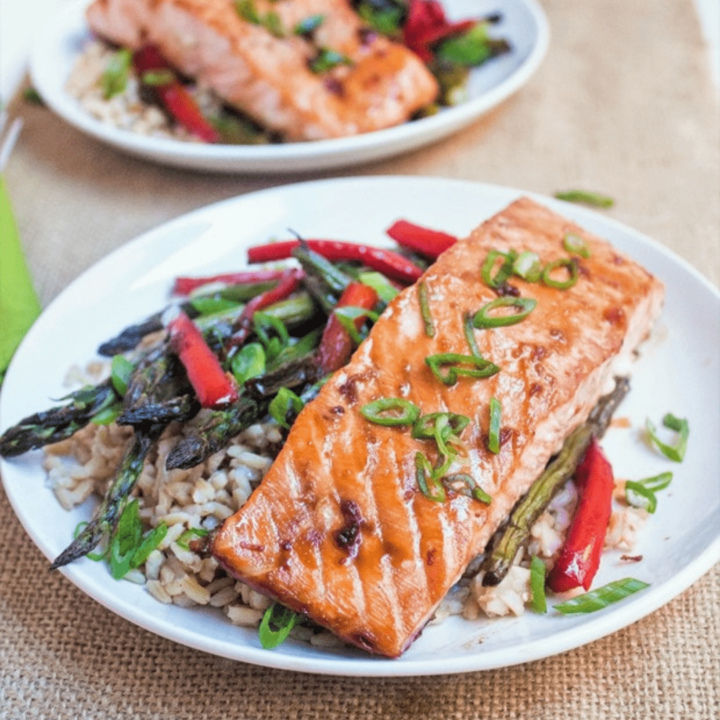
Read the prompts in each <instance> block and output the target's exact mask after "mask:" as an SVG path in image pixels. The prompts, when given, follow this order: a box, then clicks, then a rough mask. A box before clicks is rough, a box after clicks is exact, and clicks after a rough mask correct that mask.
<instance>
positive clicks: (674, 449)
mask: <svg viewBox="0 0 720 720" xmlns="http://www.w3.org/2000/svg"><path fill="white" fill-rule="evenodd" d="M663 425H664V426H665V427H666V428H668V430H674V431H675V432H676V433H678V439H677V442H676V443H675V445H667V444H666V443H664V442H663V441H662V440H660V438H659V437H658V435H657V428H656V427H655V425H654V424H653V423H652V422H651V421H650V420H649V419H648V420H646V421H645V427H646V428H647V431H648V434H649V435H650V440H651V441H652V442H653V443H654V444H655V445H657V447H658V449H659V450H660V452H661V453H662V454H663V455H664V456H665V457H666V458H668V460H673V461H674V462H682V461H683V458H684V457H685V452H686V451H687V442H688V437H689V436H690V425H689V424H688V421H687V420H686V419H684V418H677V417H675V416H674V415H673V414H672V413H667V414H666V415H665V417H664V418H663Z"/></svg>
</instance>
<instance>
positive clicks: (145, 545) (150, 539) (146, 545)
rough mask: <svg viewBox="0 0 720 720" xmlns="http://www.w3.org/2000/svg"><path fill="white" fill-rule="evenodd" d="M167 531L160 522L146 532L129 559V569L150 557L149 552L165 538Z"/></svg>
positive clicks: (164, 525) (165, 526)
mask: <svg viewBox="0 0 720 720" xmlns="http://www.w3.org/2000/svg"><path fill="white" fill-rule="evenodd" d="M167 531H168V526H167V525H166V524H165V523H164V522H161V523H160V524H159V525H158V526H157V527H154V528H153V529H152V530H151V531H150V532H149V533H147V535H146V536H145V537H144V538H143V541H142V542H141V543H140V546H139V547H138V548H137V550H136V551H135V553H134V554H133V556H132V559H131V560H130V568H131V569H134V568H137V567H140V566H141V565H142V564H143V563H144V562H145V561H146V560H147V559H148V558H149V557H150V553H151V552H152V551H153V550H155V548H156V547H157V546H158V545H159V544H160V543H161V542H162V541H163V540H164V539H165V536H166V535H167Z"/></svg>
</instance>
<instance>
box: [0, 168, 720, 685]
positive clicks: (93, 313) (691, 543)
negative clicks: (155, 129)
mask: <svg viewBox="0 0 720 720" xmlns="http://www.w3.org/2000/svg"><path fill="white" fill-rule="evenodd" d="M520 194H521V193H519V192H518V191H515V190H510V189H507V188H500V187H494V186H489V185H479V184H474V183H467V182H459V181H453V180H439V179H430V178H408V177H386V178H357V179H340V180H336V179H334V180H329V181H321V182H313V183H303V184H299V185H289V186H284V187H280V188H275V189H272V190H266V191H264V192H259V193H253V194H251V195H246V196H244V197H239V198H235V199H232V200H228V201H225V202H223V203H220V204H217V205H211V206H210V207H207V208H205V209H202V210H198V211H196V212H193V213H191V214H189V215H186V216H184V217H181V218H179V219H177V220H175V221H173V222H171V223H168V224H166V225H163V226H162V227H160V228H158V229H156V230H153V231H152V232H149V233H147V234H145V235H143V236H142V237H140V238H138V239H136V240H135V241H133V242H131V243H129V244H127V245H125V246H123V247H121V248H120V249H118V250H116V251H115V252H114V253H112V254H111V255H110V256H108V257H107V258H105V259H104V260H103V261H101V262H99V263H98V264H97V265H95V266H94V267H93V268H91V269H90V270H88V271H87V272H86V273H85V274H84V275H82V276H81V277H80V278H78V279H77V280H76V281H75V282H74V283H73V284H72V285H71V286H70V287H68V288H67V289H66V290H65V291H64V292H63V293H62V294H61V295H60V296H59V297H58V298H57V299H56V300H55V301H54V302H53V303H52V304H51V305H50V307H48V308H47V310H45V312H44V313H43V314H42V316H41V317H40V319H39V320H38V321H37V322H36V324H35V325H34V326H33V327H32V329H31V331H30V333H29V334H28V335H27V337H26V339H25V341H24V342H23V344H22V345H21V347H20V349H19V350H18V352H17V355H16V356H15V359H14V360H13V363H12V365H11V367H10V369H9V372H8V375H7V379H6V383H5V387H4V388H3V392H2V396H1V397H0V425H1V426H2V427H3V428H6V427H8V426H9V425H10V424H12V423H15V422H17V421H18V420H19V419H20V418H22V417H24V416H26V415H28V414H30V413H31V412H34V411H36V410H38V409H42V408H45V407H47V406H48V405H49V404H50V401H49V398H57V397H59V396H61V395H62V394H63V392H64V390H63V388H62V380H63V376H64V374H65V371H66V369H67V368H68V367H69V366H70V365H71V364H73V363H78V364H81V365H82V364H84V363H85V362H87V361H88V360H89V359H91V358H92V357H93V356H94V350H95V348H96V347H97V346H98V344H99V343H100V342H101V341H102V340H104V339H106V338H108V337H110V336H112V335H114V334H115V333H116V332H117V331H119V330H120V329H121V328H123V327H125V326H127V325H129V324H131V323H132V322H135V321H137V320H139V319H141V318H144V317H146V316H147V315H149V314H150V313H151V312H153V311H154V310H155V309H158V308H160V307H162V306H163V305H164V303H165V302H166V300H167V294H168V291H169V288H170V287H171V282H172V279H173V277H174V276H176V275H178V274H193V273H194V274H205V273H210V272H219V271H228V270H231V269H236V268H240V267H242V266H243V264H244V259H245V248H246V247H247V246H249V245H251V244H255V243H261V242H264V241H266V240H267V239H268V238H270V237H273V236H279V235H284V234H286V233H287V228H288V227H292V228H294V229H295V230H296V231H298V232H299V233H300V234H303V235H306V236H309V235H316V236H320V237H323V236H325V237H335V238H341V239H349V240H362V241H365V242H368V243H375V244H386V245H387V244H389V243H388V242H387V240H386V238H385V235H384V230H385V228H387V227H388V226H389V225H390V223H391V222H392V221H394V220H395V219H397V218H399V217H405V218H408V219H411V220H414V221H415V222H418V223H422V224H425V225H428V226H430V227H436V228H438V229H444V230H446V231H448V232H451V233H455V234H458V235H465V234H466V233H468V231H469V230H470V229H471V228H473V227H474V226H475V225H477V224H478V223H479V222H480V221H482V220H483V219H485V218H487V217H489V216H490V215H491V214H493V213H495V212H496V211H498V210H500V209H502V208H503V207H505V205H507V204H508V203H509V202H511V201H512V200H514V199H515V198H516V197H517V196H518V195H520ZM353 198H355V199H357V198H362V201H361V202H357V201H356V200H354V199H353ZM537 199H538V200H539V201H540V202H544V203H546V204H547V205H548V206H550V207H551V208H553V209H555V210H558V211H559V212H561V213H563V214H565V215H566V216H569V217H571V218H573V219H575V220H577V221H578V222H579V223H581V224H582V225H583V226H585V227H586V228H588V229H590V230H591V231H594V232H595V233H597V234H599V235H601V236H604V237H606V238H608V239H609V240H611V241H612V242H613V243H614V244H615V245H616V246H617V247H619V248H621V249H623V250H625V251H627V252H628V253H630V254H631V255H632V256H633V257H634V258H636V259H637V260H638V261H639V262H640V263H642V264H644V265H645V266H646V267H647V268H648V269H649V270H650V271H652V272H653V273H655V274H656V275H657V276H658V277H660V278H661V279H662V280H663V281H664V282H665V283H666V286H667V304H666V308H665V311H664V314H663V316H662V319H661V321H660V323H659V327H658V328H657V330H656V332H655V333H654V336H653V339H652V340H651V342H650V343H649V345H647V347H646V348H645V349H644V350H643V353H642V358H641V360H640V361H639V365H638V367H637V369H636V372H635V379H634V382H633V389H632V392H631V393H630V395H629V396H628V398H627V399H626V401H625V402H624V404H623V407H622V410H621V413H622V415H623V416H626V417H628V418H630V419H631V421H632V428H633V429H632V430H628V429H618V428H615V429H612V428H611V429H610V430H609V432H608V434H607V435H606V436H605V439H604V441H603V445H604V447H605V449H606V451H607V452H608V454H609V456H610V459H611V461H612V462H613V464H614V467H615V471H616V473H617V475H618V476H619V477H625V478H635V479H639V478H642V477H647V476H650V475H654V474H656V473H658V472H661V471H663V470H672V471H673V472H674V473H675V477H674V480H673V483H672V485H671V486H670V488H668V490H666V491H664V492H663V493H662V494H661V496H660V498H659V503H658V510H657V514H656V515H655V516H653V517H652V518H650V520H649V522H648V523H647V525H646V527H645V528H644V530H643V532H642V535H641V540H640V544H639V547H638V548H637V549H636V550H635V551H634V552H637V553H639V554H642V555H643V558H644V559H643V560H642V562H640V563H637V564H628V563H623V562H621V561H620V560H619V555H620V553H617V552H616V553H609V554H607V555H606V556H605V557H604V559H603V562H602V566H601V569H600V572H599V574H598V577H597V579H596V581H595V585H596V586H597V585H601V584H603V583H605V582H608V581H610V580H613V579H618V578H621V577H624V576H627V575H632V576H634V577H637V578H639V579H641V580H644V581H646V582H649V583H651V587H650V588H648V589H647V590H644V591H643V592H640V593H638V594H636V595H634V596H632V597H630V598H628V599H626V600H625V601H624V602H622V603H619V604H617V605H614V606H611V607H609V608H607V609H606V610H604V611H602V612H599V613H596V614H593V615H587V616H580V617H561V616H559V614H558V613H552V612H550V613H549V614H548V615H547V616H538V615H534V614H533V613H526V614H525V615H524V616H523V617H521V618H517V619H503V620H495V621H487V620H481V621H477V622H466V621H464V620H462V619H460V618H451V619H449V620H448V621H446V622H445V623H443V624H441V625H437V626H431V627H428V628H426V630H425V631H424V632H423V634H422V636H421V637H420V638H419V640H418V641H417V642H416V643H415V644H414V645H413V646H412V647H411V648H410V650H409V651H408V652H407V653H406V654H405V655H404V656H403V657H402V658H400V659H399V660H395V661H391V660H382V659H376V658H371V657H369V656H367V655H364V654H363V653H361V652H360V651H353V650H326V649H319V648H318V649H316V648H311V647H309V646H306V645H303V644H301V643H297V642H287V643H285V644H284V645H282V646H281V647H279V648H278V649H276V650H274V651H265V650H263V649H262V648H261V647H260V645H259V643H258V640H257V637H256V633H255V632H254V631H252V630H248V629H244V628H238V627H234V626H232V625H230V624H229V623H228V621H227V620H226V618H225V617H224V616H223V615H222V614H220V613H219V612H218V611H213V610H211V609H182V608H179V607H174V606H170V607H168V606H165V605H161V604H160V603H158V602H156V601H155V600H154V599H153V598H152V597H151V596H150V595H149V594H148V593H147V592H145V590H144V589H143V588H142V587H138V586H136V585H132V584H130V583H128V582H115V581H113V580H112V579H111V577H110V576H109V574H108V572H107V570H106V568H105V567H104V566H103V565H102V564H98V563H94V562H92V561H90V560H86V559H82V560H80V561H77V562H76V563H74V564H72V565H71V566H69V567H67V568H64V569H63V571H62V572H64V573H65V575H66V576H67V577H68V578H69V579H70V580H71V581H72V582H74V583H75V584H76V585H77V586H78V587H80V588H81V589H82V590H83V591H85V592H86V593H87V594H88V595H90V596H92V597H93V598H95V599H96V600H98V601H99V602H101V603H102V604H103V605H105V606H107V607H108V608H110V609H111V610H112V611H114V612H116V613H118V614H119V615H121V616H123V617H125V618H127V619H128V620H130V621H131V622H133V623H136V624H138V625H140V626H142V627H144V628H146V629H148V630H151V631H152V632H155V633H157V634H159V635H162V636H165V637H167V638H170V639H172V640H175V641H177V642H180V643H184V644H186V645H190V646H192V647H195V648H198V649H200V650H205V651H207V652H211V653H215V654H217V655H222V656H225V657H228V658H233V659H235V660H242V661H246V662H251V663H257V664H261V665H267V666H272V667H278V668H285V669H290V670H300V671H304V672H315V673H328V674H335V675H363V676H370V675H380V676H387V675H421V674H440V673H454V672H464V671H469V670H484V669H488V668H496V667H501V666H504V665H511V664H515V663H522V662H526V661H530V660H535V659H538V658H542V657H545V656H548V655H553V654H556V653H559V652H563V651H566V650H568V649H570V648H574V647H578V646H579V645H583V644H585V643H587V642H590V641H592V640H595V639H597V638H599V637H602V636H604V635H606V634H608V633H611V632H614V631H616V630H618V629H620V628H622V627H625V626H626V625H628V624H630V623H632V622H634V621H636V620H638V619H640V618H642V617H644V616H645V615H647V614H648V613H650V612H652V611H653V610H655V609H657V608H658V607H660V606H661V605H663V604H664V603H666V602H668V601H669V600H670V599H671V598H673V597H675V596H676V595H677V594H678V593H680V592H681V591H682V590H684V589H685V588H687V587H688V586H689V585H690V584H691V583H692V582H694V581H695V580H697V579H698V578H699V577H700V576H701V575H702V574H703V573H704V572H706V571H707V570H708V569H709V568H710V567H711V566H712V564H713V563H714V562H715V561H716V560H717V559H718V558H719V557H720V536H719V532H720V530H719V527H720V525H719V524H718V522H717V518H718V514H719V513H720V498H719V497H718V484H717V479H718V477H720V467H718V465H719V461H720V455H719V454H718V452H717V440H718V437H720V408H719V406H718V403H717V398H718V397H719V396H720V392H719V391H720V357H719V355H720V352H719V349H718V345H717V343H716V342H715V340H716V339H717V338H718V337H720V322H719V320H720V295H719V294H718V291H717V289H716V288H714V287H713V286H711V285H710V284H709V283H708V282H707V281H706V280H704V279H703V278H702V277H701V276H700V275H699V274H698V273H697V272H696V271H695V270H693V269H692V268H691V267H690V266H689V265H687V264H686V263H685V262H684V261H682V260H680V259H679V258H677V257H676V256H674V255H673V254H672V253H670V252H668V251H667V250H666V249H664V248H663V247H662V246H660V245H659V244H657V243H656V242H654V241H652V240H650V239H648V238H646V237H644V236H642V235H640V234H639V233H637V232H635V231H633V230H631V229H629V228H627V227H625V226H623V225H620V224H618V223H616V222H613V221H612V220H608V219H607V218H606V217H604V216H602V215H599V214H596V213H594V212H591V211H589V210H585V209H583V208H579V207H577V206H572V205H568V204H565V203H560V202H558V201H555V200H551V199H549V198H542V197H540V198H537ZM668 411H671V412H673V413H675V414H676V415H679V416H681V417H687V418H689V422H690V427H691V433H690V441H689V449H688V453H687V457H686V459H685V461H684V462H683V463H682V464H674V463H670V461H668V460H666V459H664V458H663V457H661V456H660V455H659V454H658V453H656V452H654V451H653V450H651V449H649V448H648V447H647V446H646V445H645V444H644V443H643V442H642V440H641V439H640V435H639V429H640V428H641V427H642V425H643V423H644V421H645V418H646V417H650V418H652V419H654V420H655V421H656V422H659V421H660V419H661V418H662V416H663V415H664V414H665V413H666V412H668ZM40 462H41V454H40V452H39V451H36V452H34V453H30V454H28V455H25V456H23V457H21V458H18V459H15V460H13V461H11V462H7V461H6V462H2V464H0V469H1V470H2V475H3V480H4V483H5V487H6V489H7V493H8V497H9V498H10V501H11V503H12V504H13V507H14V508H15V511H16V512H17V514H18V516H19V518H20V520H21V521H22V523H23V525H24V526H25V528H26V530H27V531H28V533H29V534H30V535H31V537H32V538H33V540H34V541H35V542H36V543H37V545H38V546H39V547H40V549H41V550H42V551H43V553H44V554H45V555H46V556H47V557H48V558H54V557H55V556H57V554H58V553H59V552H60V551H61V550H62V549H63V548H64V547H65V546H66V545H67V543H68V541H69V539H70V538H71V535H72V532H73V528H74V527H75V526H76V524H77V523H78V522H79V521H80V520H83V519H88V517H89V515H90V508H88V507H83V508H81V509H76V510H74V511H72V512H66V511H64V510H62V509H61V508H60V505H59V504H58V503H57V501H56V500H55V498H54V496H53V494H52V492H51V490H50V489H49V488H48V487H47V486H46V484H45V477H44V473H43V471H42V469H41V465H40ZM480 640H482V644H479V641H480Z"/></svg>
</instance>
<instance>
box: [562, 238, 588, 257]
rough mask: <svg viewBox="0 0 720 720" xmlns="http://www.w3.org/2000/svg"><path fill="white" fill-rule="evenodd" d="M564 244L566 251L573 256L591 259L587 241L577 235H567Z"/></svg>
mask: <svg viewBox="0 0 720 720" xmlns="http://www.w3.org/2000/svg"><path fill="white" fill-rule="evenodd" d="M562 244H563V247H564V248H565V250H567V251H568V252H569V253H571V254H573V255H580V256H581V257H584V258H589V257H590V248H589V247H588V244H587V243H586V242H585V239H584V238H581V237H580V236H579V235H578V234H577V233H573V232H569V233H565V237H564V238H563V243H562Z"/></svg>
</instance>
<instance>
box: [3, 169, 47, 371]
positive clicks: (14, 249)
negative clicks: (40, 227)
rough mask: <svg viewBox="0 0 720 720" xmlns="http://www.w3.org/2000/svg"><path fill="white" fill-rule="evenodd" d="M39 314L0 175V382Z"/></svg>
mask: <svg viewBox="0 0 720 720" xmlns="http://www.w3.org/2000/svg"><path fill="white" fill-rule="evenodd" d="M39 314H40V302H39V301H38V298H37V295H36V294H35V289H34V288H33V284H32V280H31V278H30V273H29V272H28V268H27V264H26V263H25V257H24V255H23V251H22V247H21V245H20V237H19V236H18V231H17V225H16V224H15V218H14V217H13V212H12V206H11V205H10V198H9V197H8V194H7V190H6V188H5V182H4V180H3V178H1V177H0V381H1V380H2V377H3V375H4V374H5V370H6V369H7V366H8V365H9V364H10V360H11V359H12V356H13V353H14V352H15V350H16V348H17V346H18V345H19V344H20V341H21V340H22V339H23V337H24V336H25V333H26V332H27V331H28V329H29V328H30V326H31V325H32V324H33V322H35V318H36V317H37V316H38V315H39Z"/></svg>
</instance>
